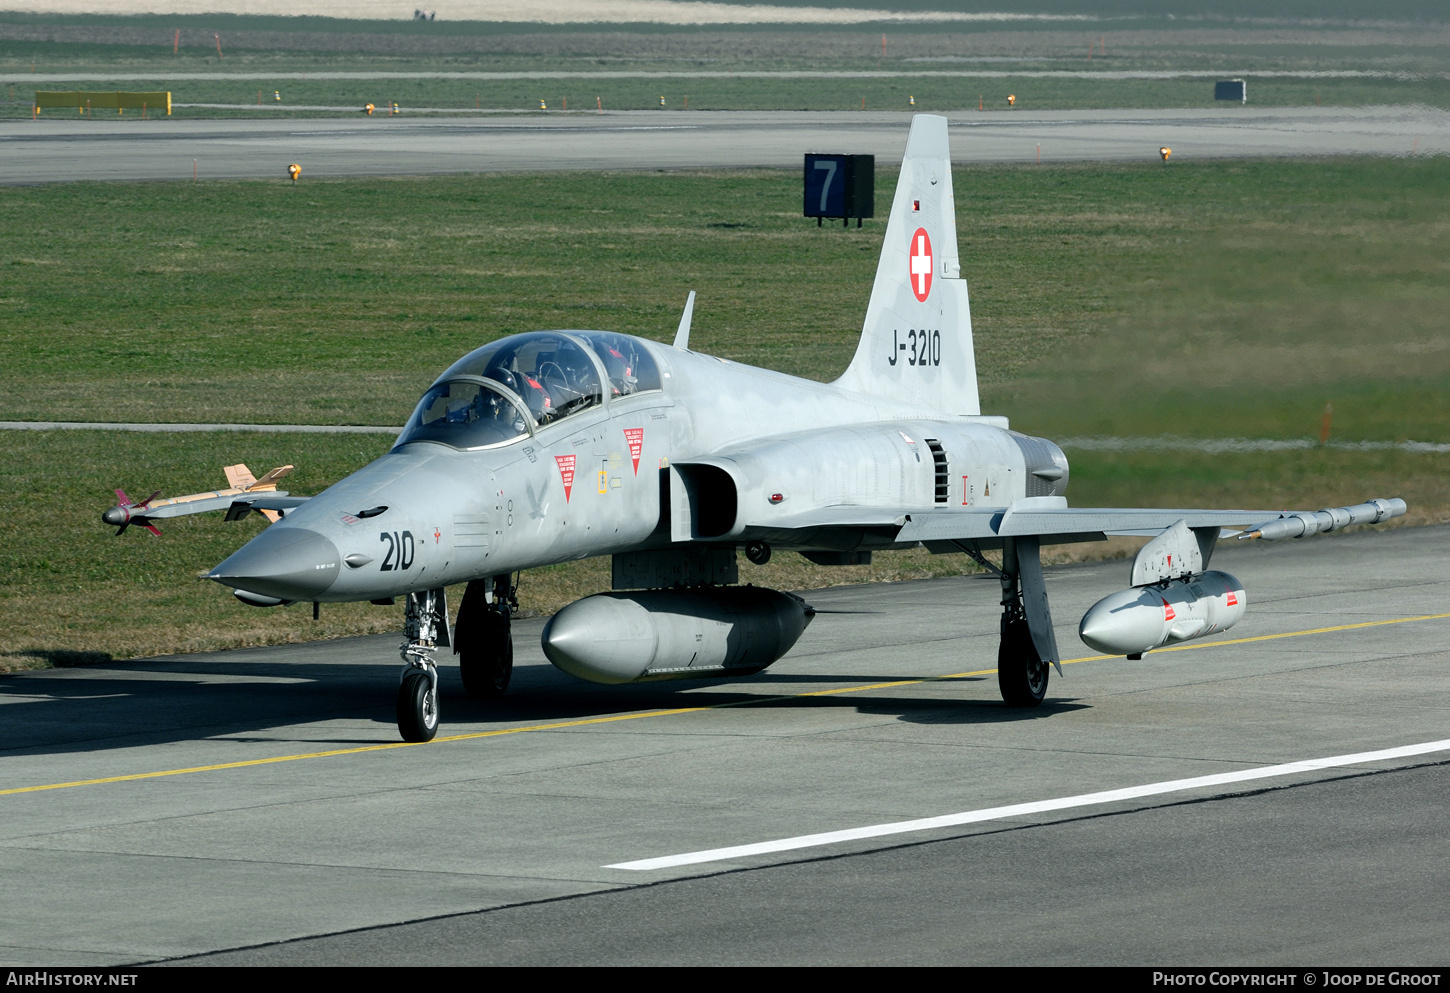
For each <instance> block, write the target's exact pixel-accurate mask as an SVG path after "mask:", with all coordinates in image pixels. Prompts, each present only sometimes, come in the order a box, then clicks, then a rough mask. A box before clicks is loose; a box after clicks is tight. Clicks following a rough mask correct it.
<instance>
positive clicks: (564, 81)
mask: <svg viewBox="0 0 1450 993" xmlns="http://www.w3.org/2000/svg"><path fill="white" fill-rule="evenodd" d="M46 88H49V89H58V88H61V87H60V86H59V85H58V84H56V85H49V84H47V87H46ZM65 88H68V89H73V88H86V89H101V90H105V89H127V90H170V91H171V93H172V100H173V101H174V102H175V103H177V104H180V103H183V102H185V103H195V104H212V105H225V106H221V107H218V106H203V107H187V106H175V107H174V108H173V112H172V116H173V118H175V119H191V118H217V117H257V116H277V115H279V114H281V115H287V116H304V117H333V116H336V113H337V112H336V111H321V110H316V109H312V110H303V109H291V108H318V107H326V108H351V107H356V108H359V109H360V108H361V107H362V106H363V105H364V104H366V103H373V104H375V105H377V106H379V107H385V106H387V104H389V103H396V104H398V105H399V107H400V109H401V110H402V111H403V113H404V114H405V115H406V114H408V113H411V112H412V111H414V110H415V109H417V108H427V109H429V110H430V111H437V110H443V111H450V112H455V113H459V114H467V113H471V112H476V110H477V109H478V108H481V109H482V110H483V111H499V110H506V111H512V112H520V111H530V112H532V111H537V110H538V109H539V102H540V101H541V100H542V101H545V102H546V103H547V105H548V110H549V111H550V112H551V113H554V114H558V113H559V112H560V111H562V110H563V109H564V108H566V107H567V108H568V109H569V110H570V112H571V113H573V112H584V113H591V114H592V113H594V112H595V109H596V107H597V106H602V107H604V108H607V109H609V110H655V109H658V108H659V106H660V103H659V101H660V98H661V97H663V98H664V99H665V101H666V106H667V107H668V108H669V109H671V110H681V109H689V110H698V111H712V110H779V109H782V108H785V109H789V110H817V111H852V110H862V109H865V110H873V111H880V110H900V111H901V112H902V113H903V116H904V115H905V114H906V113H908V112H910V111H912V110H913V109H914V110H916V111H919V112H948V111H961V110H976V109H977V107H978V105H979V101H980V105H981V106H982V107H983V108H984V110H985V111H987V112H993V113H1008V112H1010V110H1011V108H1009V107H1008V104H1007V95H1008V94H1009V93H1010V94H1012V95H1013V96H1015V97H1016V98H1017V100H1016V109H1017V110H1022V111H1026V110H1090V109H1101V108H1118V109H1139V108H1144V109H1147V108H1163V107H1168V108H1190V107H1214V106H1216V105H1217V106H1220V107H1222V106H1223V104H1221V103H1219V104H1216V103H1215V101H1214V99H1213V80H1212V79H1204V78H1191V79H1091V78H1069V79H1062V78H1029V77H1021V76H1017V77H1007V78H996V77H992V78H983V77H974V76H961V77H940V76H938V77H930V76H922V75H912V74H911V73H909V72H904V73H902V74H900V75H896V76H892V77H889V78H870V77H867V78H847V79H836V78H805V79H793V78H792V79H781V78H767V79H749V78H746V79H742V78H718V77H710V78H691V77H688V76H663V77H651V78H639V77H633V78H624V79H620V78H600V79H598V80H581V79H577V78H574V79H569V78H555V79H517V80H515V79H509V80H456V79H437V78H423V79H382V80H365V79H364V80H354V79H347V80H332V79H304V80H298V79H269V78H267V77H265V76H264V77H262V78H260V79H255V80H186V81H181V82H174V83H173V82H170V81H168V80H167V78H166V77H164V76H157V77H155V78H153V79H149V80H124V81H119V82H114V83H111V84H106V83H104V82H96V81H87V82H85V83H84V84H82V83H76V84H74V86H69V85H68V86H66V87H65ZM1251 92H1252V94H1253V101H1254V105H1255V106H1274V107H1281V106H1282V107H1291V106H1297V107H1312V106H1315V105H1325V106H1330V105H1333V106H1343V107H1363V106H1381V105H1390V104H1424V105H1428V106H1434V107H1450V80H1447V79H1444V78H1436V79H1423V78H1413V79H1392V78H1385V79H1326V80H1319V79H1293V78H1268V79H1262V80H1259V79H1252V80H1251ZM29 93H30V91H29V90H25V91H20V92H19V93H18V95H17V96H16V98H15V99H14V101H13V102H11V103H10V104H8V105H5V106H3V107H0V116H9V117H11V118H29V117H30V116H31V110H30V105H29V103H28V99H29V96H28V95H29ZM275 93H280V94H281V95H282V97H283V101H282V102H281V103H278V102H276V101H275V100H274V94H275ZM259 94H260V97H259ZM259 99H260V103H259V102H258V101H259ZM911 99H914V100H915V103H914V104H911V103H909V100H911ZM597 100H598V101H602V103H596V101H597ZM93 113H94V115H95V116H96V117H100V116H101V114H100V113H99V112H93ZM42 116H43V117H44V118H45V119H46V120H52V119H56V120H71V119H75V118H76V113H75V112H74V111H62V110H58V109H49V110H45V111H42ZM112 116H114V115H112Z"/></svg>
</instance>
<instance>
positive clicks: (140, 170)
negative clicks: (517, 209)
mask: <svg viewBox="0 0 1450 993" xmlns="http://www.w3.org/2000/svg"><path fill="white" fill-rule="evenodd" d="M948 116H949V118H950V120H951V131H950V133H951V141H952V160H953V161H954V162H957V163H969V162H1034V161H1038V160H1040V161H1043V162H1066V161H1156V160H1157V158H1158V150H1159V148H1160V147H1163V146H1167V147H1169V148H1171V149H1172V150H1173V159H1174V160H1177V161H1183V160H1185V159H1193V158H1226V157H1262V156H1326V155H1410V154H1444V153H1450V113H1447V112H1446V111H1444V110H1440V109H1436V108H1431V107H1423V106H1403V107H1401V106H1396V107H1363V108H1338V107H1322V108H1321V107H1301V108H1255V107H1224V108H1212V109H1204V110H1167V111H1164V110H1129V111H1061V112H1029V111H1022V112H1011V113H1008V112H995V113H976V112H959V113H953V114H950V115H948ZM909 120H910V118H909V115H908V114H906V113H886V112H865V113H846V112H842V113H821V112H806V111H801V112H789V111H782V112H749V111H740V112H735V111H711V112H693V113H687V112H684V111H637V112H620V113H606V114H602V115H596V114H589V113H584V114H569V115H562V114H561V115H558V116H553V117H550V116H543V115H540V116H535V117H526V118H507V119H505V118H501V117H490V118H473V119H470V118H467V117H420V116H410V115H409V112H408V111H406V110H405V111H404V113H403V114H402V115H401V116H398V117H389V116H381V115H380V116H375V117H371V118H368V117H364V116H362V115H361V114H355V115H353V116H352V117H351V118H348V119H337V118H324V119H293V120H285V119H270V120H262V119H247V120H164V119H163V120H153V121H141V120H138V119H127V120H124V121H123V120H116V119H110V118H108V119H106V120H75V119H70V118H42V119H41V120H38V121H29V120H19V121H14V120H12V121H6V122H3V123H0V184H16V183H48V182H65V181H75V180H178V179H190V178H192V176H193V174H194V175H196V176H197V177H199V178H202V179H219V178H243V177H258V176H265V177H281V176H283V175H285V170H286V167H287V166H288V165H289V164H290V163H294V162H295V163H299V164H301V165H302V168H303V177H304V179H313V178H320V177H337V176H377V175H426V174H437V173H470V172H517V171H538V170H573V169H590V170H596V169H626V170H627V169H695V168H744V167H752V166H768V167H774V168H797V169H798V168H800V164H801V156H802V155H803V154H804V153H805V152H838V151H849V152H853V153H861V154H868V153H869V154H874V155H875V156H877V159H878V164H880V165H896V164H899V162H900V160H901V153H902V149H903V147H904V145H905V138H906V131H907V127H908V125H909Z"/></svg>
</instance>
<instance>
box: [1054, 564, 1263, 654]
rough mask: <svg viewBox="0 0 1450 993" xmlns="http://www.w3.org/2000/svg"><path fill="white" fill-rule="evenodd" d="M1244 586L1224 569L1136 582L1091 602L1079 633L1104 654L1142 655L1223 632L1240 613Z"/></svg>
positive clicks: (1238, 617)
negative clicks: (1095, 601)
mask: <svg viewBox="0 0 1450 993" xmlns="http://www.w3.org/2000/svg"><path fill="white" fill-rule="evenodd" d="M1244 605H1245V599H1244V587H1243V584H1242V583H1240V582H1239V581H1238V580H1237V579H1235V578H1234V577H1233V576H1230V575H1229V574H1228V573H1226V572H1205V573H1204V574H1203V575H1201V576H1196V577H1194V576H1190V577H1186V578H1181V579H1173V580H1168V581H1166V582H1163V583H1157V584H1154V585H1152V586H1139V587H1135V588H1133V589H1130V590H1123V591H1122V592H1121V593H1114V594H1113V595H1112V596H1109V597H1104V598H1103V599H1101V600H1099V601H1098V602H1097V603H1095V604H1093V605H1092V607H1091V608H1090V609H1089V610H1088V612H1087V613H1086V614H1084V615H1083V618H1082V623H1081V624H1080V625H1079V626H1078V635H1079V636H1080V637H1081V638H1082V640H1083V641H1084V642H1085V643H1086V644H1087V645H1088V647H1090V648H1094V649H1096V650H1097V651H1100V652H1102V653H1103V654H1105V655H1128V656H1135V655H1142V654H1143V653H1144V652H1148V651H1152V650H1153V649H1155V648H1162V647H1163V646H1164V645H1172V644H1176V643H1178V642H1180V641H1192V640H1193V639H1194V638H1202V637H1204V636H1205V635H1210V634H1217V633H1218V632H1220V631H1227V630H1228V629H1229V628H1231V627H1233V626H1234V625H1235V624H1237V623H1238V622H1239V619H1240V618H1241V617H1243V616H1244Z"/></svg>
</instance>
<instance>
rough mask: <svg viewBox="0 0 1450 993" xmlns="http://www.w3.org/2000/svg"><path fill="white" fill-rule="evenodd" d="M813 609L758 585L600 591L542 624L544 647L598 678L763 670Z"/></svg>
mask: <svg viewBox="0 0 1450 993" xmlns="http://www.w3.org/2000/svg"><path fill="white" fill-rule="evenodd" d="M813 617H815V611H814V610H813V609H812V608H811V607H810V606H809V605H808V604H807V603H806V602H805V601H804V600H802V599H801V598H800V597H797V596H792V595H791V594H789V593H780V592H778V591H776V590H767V589H762V588H761V587H758V586H715V587H705V588H701V589H685V590H645V591H640V592H631V593H599V594H596V595H595V596H591V597H585V598H584V599H583V600H576V601H575V602H573V603H571V604H569V606H567V607H565V608H564V609H563V610H561V611H559V612H558V613H557V614H555V615H554V616H553V617H552V618H550V620H549V623H548V624H546V625H544V633H543V644H544V654H545V655H546V656H548V658H549V661H550V662H552V663H554V665H555V666H557V667H558V668H560V669H562V670H563V671H564V672H567V673H569V675H571V676H578V677H579V678H580V679H587V680H589V681H590V682H595V683H632V682H636V681H644V680H656V679H693V678H699V677H701V676H744V675H749V674H750V673H752V672H759V671H760V670H761V669H764V668H765V667H766V666H768V665H770V664H771V663H772V662H774V661H775V660H776V659H778V658H780V657H781V656H782V655H784V654H785V653H786V652H788V651H790V649H791V647H792V646H793V645H795V643H796V640H797V639H798V638H800V636H801V634H802V633H803V632H804V631H805V629H806V626H807V625H808V624H810V622H811V619H812V618H813Z"/></svg>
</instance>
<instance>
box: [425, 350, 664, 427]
mask: <svg viewBox="0 0 1450 993" xmlns="http://www.w3.org/2000/svg"><path fill="white" fill-rule="evenodd" d="M605 384H607V385H605ZM605 389H608V391H609V395H610V396H611V397H622V396H627V395H630V394H634V393H643V392H647V391H651V390H658V389H660V373H659V367H658V366H657V365H656V364H655V360H654V358H653V357H652V356H651V355H650V354H649V352H648V351H646V349H645V348H644V346H643V345H641V344H640V342H639V341H637V340H636V339H634V338H631V337H629V336H628V335H622V334H613V333H610V332H607V331H571V332H568V333H565V332H560V331H534V332H531V333H529V334H518V335H511V336H510V337H507V338H501V339H499V340H498V341H495V342H491V343H490V344H487V345H484V346H483V347H482V348H479V349H475V350H474V351H472V352H470V353H469V354H467V355H465V356H464V357H463V358H461V359H459V360H458V361H457V362H455V363H454V364H453V365H452V366H451V367H450V368H449V369H448V371H447V372H445V373H444V374H443V375H442V376H440V377H438V382H437V383H435V384H434V385H433V386H432V387H431V388H429V390H428V392H427V393H425V394H424V395H423V399H422V400H421V401H420V402H419V403H418V407H417V409H416V410H415V411H414V412H413V416H412V418H411V419H410V420H409V421H408V426H407V427H405V428H404V429H403V433H402V435H400V436H399V438H398V444H400V445H404V444H408V443H409V442H413V441H436V442H440V443H442V444H445V445H450V446H452V447H454V448H464V449H470V448H488V447H492V446H494V445H502V444H507V443H508V442H510V441H514V440H516V439H517V438H520V437H523V436H525V435H527V434H528V433H529V432H530V431H531V430H532V429H533V428H534V427H536V426H537V427H544V426H546V425H548V424H552V423H553V422H555V421H558V420H561V419H563V418H565V417H568V416H570V415H571V414H575V413H578V412H580V411H582V410H587V409H589V408H590V407H597V406H599V405H600V404H602V403H603V402H604V390H605Z"/></svg>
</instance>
